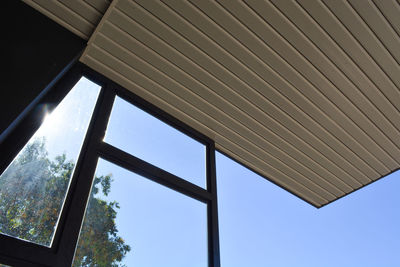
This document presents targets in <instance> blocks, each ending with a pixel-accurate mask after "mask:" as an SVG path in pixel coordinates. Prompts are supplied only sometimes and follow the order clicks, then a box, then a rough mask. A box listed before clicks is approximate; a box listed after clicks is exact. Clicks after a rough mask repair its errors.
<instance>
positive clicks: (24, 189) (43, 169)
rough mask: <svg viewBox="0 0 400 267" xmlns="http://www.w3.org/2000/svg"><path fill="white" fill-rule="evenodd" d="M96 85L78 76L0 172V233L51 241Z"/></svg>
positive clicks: (26, 238) (95, 93)
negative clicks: (23, 145)
mask: <svg viewBox="0 0 400 267" xmlns="http://www.w3.org/2000/svg"><path fill="white" fill-rule="evenodd" d="M99 91H100V87H99V86H98V85H96V84H94V83H92V82H90V81H89V80H87V79H85V78H82V79H80V80H79V81H78V83H77V84H76V85H75V86H74V87H73V88H72V90H71V91H70V93H69V94H68V95H67V96H66V97H65V98H64V99H63V100H62V102H61V103H60V104H59V105H58V106H57V108H56V109H55V110H54V111H53V112H52V113H50V114H47V115H46V117H45V120H44V122H43V124H42V125H41V127H40V128H39V130H38V131H37V132H36V133H35V134H34V135H33V136H32V138H31V139H30V140H29V142H28V143H27V144H26V146H25V147H24V148H23V149H22V151H21V152H20V153H19V154H18V156H17V157H16V158H15V159H14V160H13V162H12V163H11V164H10V165H9V166H8V168H7V169H6V170H5V171H4V172H3V173H2V174H1V175H0V232H1V233H2V234H6V235H9V236H12V237H16V238H20V239H24V240H27V241H30V242H34V243H37V244H40V245H45V246H50V245H51V242H52V240H53V236H54V233H55V229H56V226H57V222H58V219H59V216H60V212H61V209H62V206H63V203H64V199H65V196H66V193H67V190H68V187H69V183H70V180H71V176H72V173H73V170H74V166H75V164H76V161H77V159H78V155H79V151H80V148H81V146H82V142H83V138H84V136H85V133H86V130H87V127H88V125H89V121H90V117H91V115H92V112H93V109H94V105H95V103H96V99H97V97H98V94H99ZM43 108H46V107H45V106H44V107H43ZM71 114H73V116H71Z"/></svg>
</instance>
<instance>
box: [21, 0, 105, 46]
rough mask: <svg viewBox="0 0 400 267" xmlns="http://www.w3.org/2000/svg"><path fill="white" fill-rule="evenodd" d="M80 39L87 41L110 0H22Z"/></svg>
mask: <svg viewBox="0 0 400 267" xmlns="http://www.w3.org/2000/svg"><path fill="white" fill-rule="evenodd" d="M22 1H23V2H25V3H26V4H28V5H30V6H31V7H33V8H35V9H36V10H38V11H39V12H41V13H42V14H44V15H46V16H48V17H49V18H51V19H52V20H54V21H55V22H57V23H59V24H61V25H62V26H64V27H65V28H67V29H68V30H70V31H71V32H73V33H75V34H76V35H78V36H79V37H81V38H83V39H85V40H87V39H89V37H90V36H91V35H92V33H93V31H94V29H95V28H96V26H97V24H98V23H99V21H100V20H101V18H102V17H103V14H104V12H106V10H107V8H108V6H109V5H110V2H111V1H110V0H22Z"/></svg>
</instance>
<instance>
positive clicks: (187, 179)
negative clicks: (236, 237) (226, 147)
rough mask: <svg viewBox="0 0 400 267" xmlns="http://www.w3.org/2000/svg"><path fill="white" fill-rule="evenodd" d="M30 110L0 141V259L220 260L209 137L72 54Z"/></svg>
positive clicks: (17, 262) (31, 262) (54, 262)
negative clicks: (69, 65)
mask: <svg viewBox="0 0 400 267" xmlns="http://www.w3.org/2000/svg"><path fill="white" fill-rule="evenodd" d="M75 84H76V86H74V85H75ZM63 95H66V96H65V98H64V99H63V100H62V98H63V97H62V96H63ZM61 100H62V101H61ZM49 103H50V104H51V105H53V104H54V103H56V104H58V103H59V104H58V105H57V108H56V109H55V110H54V111H53V112H52V113H51V115H44V113H43V112H37V111H40V110H41V109H43V108H45V107H47V106H51V105H50V104H49ZM35 112H36V113H35ZM32 114H34V115H35V114H36V115H35V116H37V118H35V117H34V116H33V115H32V116H31V117H29V116H28V117H27V118H26V119H24V120H23V121H22V122H21V123H20V126H18V127H17V128H16V129H15V130H14V132H13V133H11V134H10V135H9V136H7V137H6V139H5V141H4V142H3V143H0V148H1V149H2V150H3V151H9V152H10V155H12V154H13V153H14V154H17V156H16V157H15V159H14V160H12V159H8V158H9V157H7V156H6V157H2V159H1V161H0V168H3V167H1V166H3V165H5V164H7V165H6V167H7V166H8V167H7V168H5V167H4V170H5V171H4V172H3V174H2V176H1V177H0V204H1V205H3V206H0V209H1V210H0V219H1V221H0V231H1V233H0V247H1V248H2V249H1V250H0V264H7V265H10V266H36V265H40V266H41V265H44V266H71V264H73V266H123V265H127V266H131V265H132V264H133V265H139V266H141V265H142V266H143V265H145V266H148V265H149V264H150V265H154V266H161V265H163V266H219V252H218V242H219V241H218V220H217V210H216V209H217V205H216V190H215V188H216V181H215V166H214V153H215V152H214V151H215V150H214V143H213V142H212V141H211V140H210V139H208V138H207V137H205V136H203V135H201V134H200V133H198V132H196V131H194V130H193V129H191V128H189V127H188V126H186V125H184V124H183V123H181V122H179V121H177V120H175V119H174V118H171V117H170V116H169V115H167V114H166V113H164V112H163V111H161V110H159V109H157V108H156V107H154V106H152V105H151V104H149V103H147V102H146V101H144V100H142V99H140V98H139V97H137V96H135V95H134V94H132V93H131V92H129V91H127V90H125V89H123V88H121V87H119V86H118V85H116V84H114V83H112V82H111V81H109V80H108V79H106V78H104V77H102V76H101V75H99V74H97V73H95V72H94V71H92V70H90V69H89V68H87V67H85V66H83V65H81V64H76V65H75V67H73V68H72V70H70V71H69V72H68V73H67V74H66V75H65V76H64V77H63V78H62V80H61V81H60V82H58V83H57V84H56V86H55V87H54V88H53V90H52V91H50V92H49V93H48V94H47V95H46V96H44V98H43V99H42V100H40V102H39V104H37V106H36V108H35V109H34V112H33V113H32ZM150 114H156V116H157V118H155V117H153V116H152V115H150ZM41 121H44V122H43V123H41V124H40V125H39V124H38V123H39V122H41ZM31 125H38V126H37V128H38V130H37V131H36V133H32V132H29V131H28V132H26V130H27V129H28V130H30V129H32V127H31ZM170 125H173V127H172V126H170ZM39 126H40V127H39ZM28 134H31V136H27V135H28ZM20 137H23V138H22V139H21V138H20ZM29 138H30V139H29ZM20 139H21V140H27V141H26V142H27V143H26V144H24V145H25V147H24V148H20V149H19V150H20V151H17V150H18V147H22V146H19V145H16V146H15V147H13V146H11V145H10V144H11V143H12V141H10V140H14V141H16V142H17V143H18V142H19V143H22V141H20ZM28 140H29V141H28ZM6 144H8V145H6ZM16 152H18V153H16ZM7 155H8V153H7ZM2 164H3V165H2ZM13 197H14V198H13ZM10 200H11V201H10ZM3 207H5V208H3Z"/></svg>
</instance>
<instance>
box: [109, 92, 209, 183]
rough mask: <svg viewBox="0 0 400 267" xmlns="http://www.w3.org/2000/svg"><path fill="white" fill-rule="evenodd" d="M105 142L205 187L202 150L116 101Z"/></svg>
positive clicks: (158, 121) (134, 108)
mask: <svg viewBox="0 0 400 267" xmlns="http://www.w3.org/2000/svg"><path fill="white" fill-rule="evenodd" d="M105 141H106V142H108V143H110V144H112V145H114V146H116V147H118V148H121V149H122V150H125V151H127V152H128V153H131V154H132V155H134V156H136V157H138V158H141V159H143V160H145V161H147V162H149V163H151V164H153V165H156V166H158V167H160V168H162V169H164V170H166V171H169V172H171V173H173V174H175V175H177V176H179V177H182V178H185V179H187V180H188V181H189V182H192V183H194V184H196V185H198V186H201V187H205V183H206V173H205V170H206V168H205V146H204V145H203V144H201V143H199V142H197V141H195V140H193V139H192V138H190V137H189V136H187V135H185V134H183V133H182V132H179V131H178V130H176V129H174V128H172V127H171V126H169V125H167V124H165V123H163V122H162V121H160V120H158V119H156V118H155V117H153V116H151V115H150V114H148V113H146V112H144V111H143V110H141V109H139V108H137V107H135V106H133V105H132V104H130V103H128V102H127V101H125V100H123V99H121V98H120V97H117V98H116V99H115V103H114V105H113V110H112V112H111V117H110V122H109V124H108V127H107V133H106V137H105ZM155 151H157V152H156V153H155Z"/></svg>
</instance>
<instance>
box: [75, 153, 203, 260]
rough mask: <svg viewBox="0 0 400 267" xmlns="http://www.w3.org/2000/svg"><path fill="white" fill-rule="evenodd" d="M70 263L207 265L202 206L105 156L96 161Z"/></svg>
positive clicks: (198, 202) (200, 203) (196, 201)
mask: <svg viewBox="0 0 400 267" xmlns="http://www.w3.org/2000/svg"><path fill="white" fill-rule="evenodd" d="M95 177H96V178H95V179H94V183H93V185H92V191H91V195H90V198H89V202H88V206H87V209H86V215H85V219H84V221H83V226H82V229H81V233H80V239H79V242H78V246H77V251H76V252H75V260H74V266H88V265H91V264H92V265H93V264H94V265H99V263H100V262H108V263H118V262H119V258H121V257H123V258H122V260H121V262H119V263H120V264H125V265H126V266H175V267H179V266H181V267H186V266H199V267H200V266H207V265H208V255H207V206H206V204H205V203H202V202H200V201H198V200H195V199H192V198H190V197H187V196H185V195H183V194H180V193H177V192H175V191H173V190H171V189H168V188H166V187H164V186H162V185H159V184H157V183H155V182H153V181H150V180H148V179H146V178H144V177H142V176H139V175H137V174H135V173H132V172H129V171H127V170H125V169H123V168H121V167H118V166H116V165H114V164H112V163H110V162H107V161H105V160H100V161H99V163H98V165H97V170H96V175H95Z"/></svg>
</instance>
